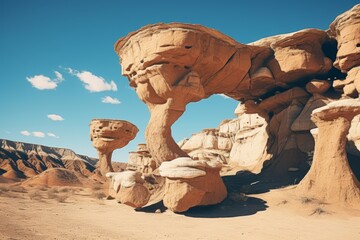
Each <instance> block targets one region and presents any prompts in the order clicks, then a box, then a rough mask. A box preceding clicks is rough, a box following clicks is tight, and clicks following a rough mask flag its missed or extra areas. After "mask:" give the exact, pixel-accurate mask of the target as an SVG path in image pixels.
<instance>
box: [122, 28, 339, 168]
mask: <svg viewBox="0 0 360 240" xmlns="http://www.w3.org/2000/svg"><path fill="white" fill-rule="evenodd" d="M327 41H329V37H328V36H327V34H326V32H324V31H321V30H317V29H308V30H303V31H299V32H296V33H291V34H284V35H279V36H274V37H270V38H267V39H263V40H260V41H258V42H255V43H252V44H249V45H244V44H240V43H238V42H236V41H235V40H233V39H232V38H230V37H228V36H226V35H224V34H222V33H220V32H218V31H216V30H214V29H210V28H206V27H203V26H200V25H192V24H181V23H171V24H155V25H148V26H145V27H143V28H141V29H140V30H138V31H136V32H133V33H130V34H129V35H128V36H126V37H124V38H120V39H119V40H118V41H117V42H116V44H115V51H116V53H117V54H118V55H119V57H120V64H121V66H122V73H123V75H124V76H127V77H128V79H129V81H130V86H132V87H134V88H135V89H136V93H137V94H138V96H139V98H140V99H141V100H142V101H143V102H145V103H146V104H147V106H148V108H149V110H150V113H151V117H150V121H149V124H148V127H147V129H146V133H145V135H146V141H147V146H148V148H149V151H150V153H151V155H152V156H153V158H154V159H155V161H157V162H158V163H161V162H163V161H169V160H172V159H175V158H177V157H181V156H187V154H186V153H185V152H184V151H182V150H181V149H180V148H179V146H178V145H177V144H176V143H175V141H174V140H173V138H172V136H171V126H172V125H173V123H174V122H175V121H176V120H177V119H178V118H179V117H180V116H181V115H182V113H183V112H184V111H185V108H186V105H187V104H188V103H189V102H196V101H199V100H201V99H204V98H207V97H209V96H210V95H212V94H217V93H223V94H226V95H228V96H230V97H232V98H234V99H237V100H241V101H246V100H256V102H261V100H262V99H263V97H264V96H266V95H269V94H271V93H273V92H274V91H275V90H276V91H281V92H282V91H285V90H287V89H289V88H291V86H292V85H289V84H293V83H294V82H297V81H300V80H301V81H304V79H307V78H311V77H314V76H316V75H322V74H326V73H327V72H328V71H329V70H330V69H331V68H332V61H331V60H330V59H329V58H328V57H327V56H326V55H325V54H324V52H323V51H322V45H323V44H324V43H326V42H327ZM309 80H310V79H309ZM289 91H290V92H289V93H293V92H294V93H298V92H299V91H292V90H291V89H290V90H289ZM305 94H306V93H305ZM264 107H266V106H264ZM266 110H267V111H269V109H268V108H266Z"/></svg>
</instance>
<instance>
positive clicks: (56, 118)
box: [47, 114, 64, 121]
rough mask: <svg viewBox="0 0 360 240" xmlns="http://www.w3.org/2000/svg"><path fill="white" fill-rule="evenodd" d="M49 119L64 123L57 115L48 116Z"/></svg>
mask: <svg viewBox="0 0 360 240" xmlns="http://www.w3.org/2000/svg"><path fill="white" fill-rule="evenodd" d="M47 117H48V118H50V119H51V120H53V121H64V118H63V117H62V116H60V115H57V114H49V115H47Z"/></svg>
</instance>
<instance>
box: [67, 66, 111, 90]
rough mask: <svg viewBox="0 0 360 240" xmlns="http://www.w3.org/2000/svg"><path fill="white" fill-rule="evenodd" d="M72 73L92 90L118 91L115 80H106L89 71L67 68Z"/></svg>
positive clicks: (86, 87)
mask: <svg viewBox="0 0 360 240" xmlns="http://www.w3.org/2000/svg"><path fill="white" fill-rule="evenodd" d="M65 70H67V71H68V73H70V74H71V75H74V76H76V77H78V78H79V79H80V81H81V82H83V83H84V86H85V89H87V90H89V91H90V92H102V91H117V86H116V84H115V82H114V81H110V83H109V82H106V81H105V79H104V78H103V77H100V76H96V75H94V74H92V73H91V72H89V71H82V72H79V71H77V70H75V69H72V68H65Z"/></svg>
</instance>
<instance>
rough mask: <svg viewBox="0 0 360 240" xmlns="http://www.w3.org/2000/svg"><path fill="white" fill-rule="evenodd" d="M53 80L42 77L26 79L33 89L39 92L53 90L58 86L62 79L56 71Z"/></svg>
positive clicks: (36, 76)
mask: <svg viewBox="0 0 360 240" xmlns="http://www.w3.org/2000/svg"><path fill="white" fill-rule="evenodd" d="M55 76H56V78H55V79H50V78H49V77H47V76H44V75H41V74H40V75H35V76H33V77H26V79H27V80H28V81H29V82H30V83H31V85H32V86H33V87H34V88H37V89H39V90H48V89H55V88H56V87H57V86H58V84H59V83H60V82H61V81H63V80H64V77H63V76H62V74H61V73H59V72H58V71H55Z"/></svg>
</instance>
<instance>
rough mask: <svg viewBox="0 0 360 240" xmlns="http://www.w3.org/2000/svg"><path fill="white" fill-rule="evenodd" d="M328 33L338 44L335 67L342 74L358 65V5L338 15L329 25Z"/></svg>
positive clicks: (359, 59)
mask: <svg viewBox="0 0 360 240" xmlns="http://www.w3.org/2000/svg"><path fill="white" fill-rule="evenodd" d="M329 33H330V34H331V35H332V36H333V37H335V38H336V40H337V42H338V52H337V54H336V61H335V63H334V65H335V67H337V68H339V69H340V70H341V71H342V72H348V71H349V70H350V69H351V68H353V67H356V66H359V65H360V4H357V5H355V6H354V7H353V8H351V9H350V10H349V11H346V12H344V13H343V14H341V15H339V16H338V17H337V18H336V19H335V20H334V21H333V22H332V23H331V24H330V30H329Z"/></svg>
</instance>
